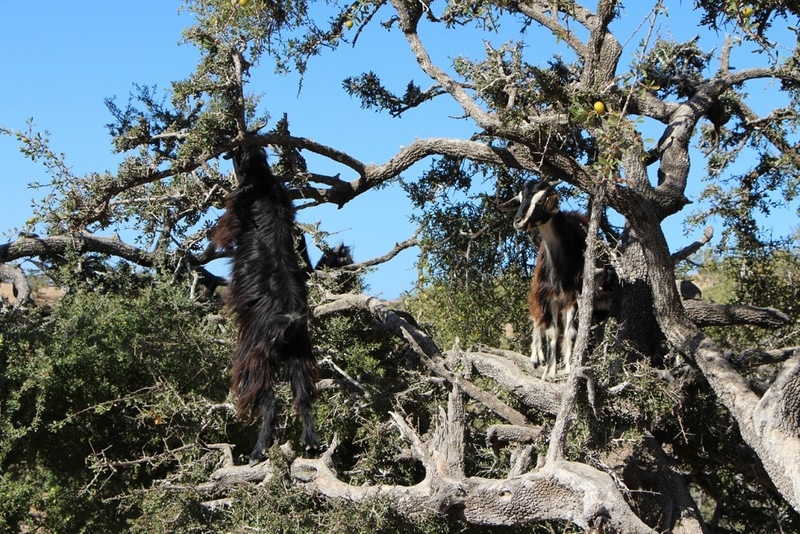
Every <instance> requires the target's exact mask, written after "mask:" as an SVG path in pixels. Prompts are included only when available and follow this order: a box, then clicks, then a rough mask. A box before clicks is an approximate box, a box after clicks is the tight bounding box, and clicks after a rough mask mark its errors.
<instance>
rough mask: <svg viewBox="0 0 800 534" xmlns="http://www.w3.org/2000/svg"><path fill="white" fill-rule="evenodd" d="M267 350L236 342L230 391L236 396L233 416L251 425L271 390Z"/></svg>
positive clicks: (269, 359) (270, 373)
mask: <svg viewBox="0 0 800 534" xmlns="http://www.w3.org/2000/svg"><path fill="white" fill-rule="evenodd" d="M269 352H270V351H269V348H268V347H263V346H260V345H256V346H250V347H247V346H244V344H243V343H241V342H240V343H239V344H238V345H237V347H236V350H235V351H234V353H233V368H232V369H231V375H232V376H231V389H232V390H233V393H234V395H236V398H237V401H236V417H237V418H238V419H239V420H241V421H242V422H244V423H245V424H250V423H252V422H253V421H254V420H255V419H256V418H257V417H258V416H259V415H261V414H260V413H259V409H260V408H261V406H263V405H264V404H265V402H266V399H267V394H268V392H269V391H270V390H271V389H272V366H271V365H270V363H271V360H272V358H271V357H270V354H269Z"/></svg>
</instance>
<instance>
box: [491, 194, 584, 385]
mask: <svg viewBox="0 0 800 534" xmlns="http://www.w3.org/2000/svg"><path fill="white" fill-rule="evenodd" d="M554 186H555V183H554V182H545V181H535V180H531V181H529V182H527V183H526V184H525V185H524V186H523V188H522V190H521V191H520V192H519V194H517V195H516V196H515V197H514V198H512V199H511V200H509V201H508V202H505V203H504V204H502V205H501V206H500V207H501V209H506V210H512V209H513V208H514V207H516V206H518V209H517V212H516V215H515V216H514V228H515V229H517V230H519V231H526V232H528V233H529V234H531V233H533V232H534V231H535V230H536V229H538V230H539V235H540V237H541V242H540V245H539V252H538V257H537V260H536V267H535V268H534V271H533V279H532V281H531V290H530V294H529V296H528V310H529V312H530V315H531V319H532V320H533V342H532V344H531V360H532V361H533V363H534V364H535V365H537V366H538V365H541V364H543V363H545V356H544V351H543V348H542V331H544V333H545V336H546V337H547V342H548V343H547V358H546V366H545V370H544V374H543V375H542V378H543V379H547V378H552V377H554V376H555V374H556V368H557V366H558V360H559V355H560V356H561V357H562V358H563V360H564V366H565V368H566V371H567V372H569V367H570V360H571V359H572V347H573V343H574V341H575V337H576V335H577V333H578V331H577V328H576V324H575V319H576V315H577V311H578V303H577V298H578V295H579V293H580V290H581V285H582V277H583V264H584V261H583V255H584V251H585V250H586V226H587V224H588V220H587V219H586V217H585V216H584V215H582V214H580V213H578V212H562V211H561V209H560V207H559V201H560V199H559V196H558V193H557V192H556V190H555V188H554ZM561 332H563V336H562V335H561ZM562 337H563V339H562Z"/></svg>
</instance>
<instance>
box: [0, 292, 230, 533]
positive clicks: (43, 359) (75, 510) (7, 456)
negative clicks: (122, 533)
mask: <svg viewBox="0 0 800 534" xmlns="http://www.w3.org/2000/svg"><path fill="white" fill-rule="evenodd" d="M212 310H213V308H208V307H207V306H204V305H200V304H198V303H196V302H192V301H189V300H187V299H185V297H184V296H182V295H181V292H180V291H178V290H176V289H174V288H170V287H168V286H162V285H156V284H154V285H152V286H149V287H146V288H143V289H141V290H140V291H131V292H129V293H118V294H112V293H95V292H84V291H81V290H74V291H72V292H70V293H68V294H67V295H66V296H65V297H64V298H63V299H62V301H61V302H60V303H59V305H58V306H57V307H56V309H55V311H54V312H53V315H52V316H49V317H42V316H36V315H31V316H25V315H19V314H7V315H3V316H0V320H2V321H3V323H4V324H3V325H2V330H3V332H4V334H3V342H2V345H0V371H2V372H1V373H0V376H2V398H0V406H2V411H1V412H0V415H1V417H0V426H1V427H2V428H3V430H4V431H3V433H2V436H1V437H0V465H2V471H3V473H4V476H3V481H2V486H3V488H4V490H3V492H2V498H3V500H4V502H3V503H0V509H2V510H3V513H4V514H6V517H5V519H6V520H8V521H12V522H18V521H21V520H25V521H27V520H29V519H23V518H22V517H21V515H20V513H21V512H20V510H21V508H20V507H21V506H22V504H21V500H20V499H28V498H30V500H29V501H28V502H29V503H31V504H30V506H32V507H33V509H35V510H37V511H38V515H37V517H39V521H40V522H43V524H44V525H45V526H46V527H47V528H49V529H53V530H55V531H71V532H79V531H83V530H89V531H94V530H96V529H97V528H101V527H100V526H101V525H104V527H103V528H107V529H112V530H118V529H119V528H120V526H121V525H123V524H124V523H125V521H126V516H127V515H128V514H130V513H134V512H132V510H130V509H128V510H123V509H117V508H116V507H115V506H107V505H106V504H107V502H108V500H109V499H112V500H113V499H114V498H115V495H118V494H121V493H125V492H128V491H132V490H134V489H135V488H137V487H140V486H142V485H144V486H146V485H148V484H150V483H152V481H153V480H154V479H156V478H159V477H160V476H163V475H164V474H165V473H166V472H167V471H166V469H168V468H169V467H170V466H171V465H172V463H173V462H174V461H175V457H174V455H171V454H168V451H170V450H171V449H176V448H180V447H182V446H184V445H185V444H187V443H198V441H199V440H204V441H209V442H213V441H219V440H223V439H226V438H227V429H226V424H227V422H226V419H225V418H224V417H219V416H218V415H214V414H211V415H210V416H209V415H207V414H206V413H205V411H204V407H207V406H209V405H210V404H211V401H210V400H209V399H223V398H224V397H225V395H226V394H227V378H226V376H225V375H226V369H227V360H228V352H227V350H228V349H227V347H226V346H225V344H220V343H216V342H214V341H213V339H214V338H213V337H211V336H210V335H209V333H210V332H209V330H212V329H214V328H215V327H214V325H213V324H211V323H208V322H207V321H206V320H205V318H206V316H207V315H208V314H209V313H210V312H211V311H212ZM139 456H148V457H151V461H149V462H142V463H137V462H130V463H129V460H131V459H134V458H137V457H139ZM87 464H88V467H89V469H87ZM25 511H26V512H27V508H26V509H25ZM33 521H34V523H36V522H37V521H36V520H35V519H34V520H33ZM92 525H93V526H92Z"/></svg>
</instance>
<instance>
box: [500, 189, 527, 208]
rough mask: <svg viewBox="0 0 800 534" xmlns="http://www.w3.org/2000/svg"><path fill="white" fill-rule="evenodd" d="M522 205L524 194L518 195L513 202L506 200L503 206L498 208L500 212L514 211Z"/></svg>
mask: <svg viewBox="0 0 800 534" xmlns="http://www.w3.org/2000/svg"><path fill="white" fill-rule="evenodd" d="M520 204H522V193H521V192H520V193H517V194H516V196H514V197H513V198H512V199H511V200H506V201H505V202H503V203H502V204H500V205H498V206H497V207H498V208H499V209H500V211H514V210H515V209H517V207H518V206H519V205H520Z"/></svg>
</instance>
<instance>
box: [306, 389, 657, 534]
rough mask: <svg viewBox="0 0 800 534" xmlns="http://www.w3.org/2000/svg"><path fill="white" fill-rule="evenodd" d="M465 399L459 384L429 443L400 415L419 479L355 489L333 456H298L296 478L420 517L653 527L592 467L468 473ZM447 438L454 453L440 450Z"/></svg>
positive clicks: (313, 487) (332, 493)
mask: <svg viewBox="0 0 800 534" xmlns="http://www.w3.org/2000/svg"><path fill="white" fill-rule="evenodd" d="M457 396H458V390H457V388H454V390H453V393H451V397H450V401H449V402H448V410H447V413H446V414H443V413H442V414H440V416H439V418H438V426H437V428H436V430H435V431H434V437H433V438H431V439H430V440H429V441H423V440H422V439H421V438H420V437H419V436H418V435H417V434H416V432H415V431H414V430H413V429H412V428H411V427H410V426H409V425H408V424H407V423H405V422H404V421H403V420H402V418H400V417H399V416H397V415H396V414H395V415H393V418H394V421H395V424H396V426H397V427H398V429H399V430H400V432H401V434H402V436H403V437H404V438H405V439H406V440H408V441H409V442H410V443H411V445H412V449H413V451H414V454H415V455H416V456H417V457H418V458H419V460H420V461H421V462H422V464H423V466H424V467H425V472H426V475H425V478H424V480H423V481H422V482H420V483H419V484H416V485H414V486H390V485H372V486H352V485H350V484H347V483H345V482H342V481H341V480H339V479H338V477H337V476H336V472H335V471H334V469H333V467H332V462H331V461H330V457H329V456H327V455H326V456H325V457H323V458H320V459H297V460H295V461H294V462H293V464H292V469H291V472H292V476H294V477H295V478H296V479H298V480H299V481H300V483H301V484H302V485H303V486H304V487H305V488H306V489H307V490H308V491H313V492H315V493H320V494H323V495H325V496H327V497H329V498H335V499H345V500H349V501H353V502H364V501H367V500H370V499H374V498H378V497H380V498H382V499H388V500H390V501H391V502H392V503H393V505H394V506H395V507H396V508H397V509H398V511H400V513H402V514H407V515H412V516H413V515H417V514H419V513H420V512H421V511H423V510H429V511H433V512H435V513H448V514H458V515H460V516H463V518H464V519H466V520H467V521H468V522H469V523H473V524H482V525H521V524H526V523H532V522H535V521H542V520H553V519H561V520H567V521H571V522H573V523H575V524H576V525H578V526H579V527H581V528H585V529H588V528H592V527H599V528H604V529H605V532H625V533H638V532H648V533H649V532H652V530H651V529H650V528H649V527H647V525H645V524H644V523H642V521H641V520H640V519H639V518H638V517H636V515H635V514H634V513H633V512H632V511H631V509H630V507H629V506H628V505H627V503H626V502H625V499H624V497H623V496H622V494H621V493H620V492H619V490H618V489H617V487H616V486H615V484H614V481H613V479H612V478H611V477H610V476H608V475H607V474H605V473H602V472H600V471H598V470H596V469H594V468H592V467H589V466H587V465H584V464H578V463H572V462H558V463H557V464H555V465H553V466H551V467H550V468H548V469H546V470H542V471H531V472H528V473H525V474H523V475H520V476H515V477H512V478H507V479H502V480H493V479H486V478H480V477H464V476H463V472H462V471H461V467H460V462H458V461H457V459H458V457H459V456H460V455H462V454H463V450H462V449H460V448H458V447H456V448H455V449H452V447H453V444H454V443H455V442H458V441H463V423H462V421H463V406H459V404H458V401H457V400H456V399H455V398H456V397H457ZM443 443H446V444H448V447H449V448H450V449H451V451H452V452H451V453H446V454H441V453H440V447H441V446H442V444H443ZM462 447H463V443H462ZM454 459H456V462H455V464H454V462H453V460H454Z"/></svg>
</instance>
